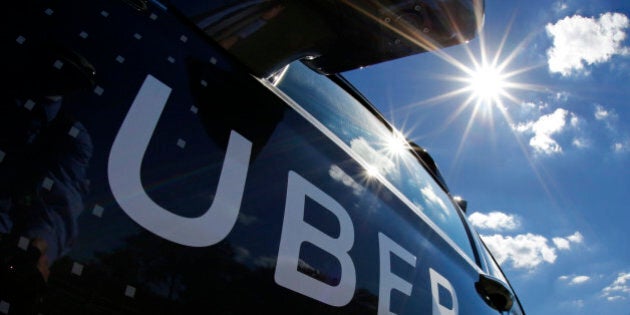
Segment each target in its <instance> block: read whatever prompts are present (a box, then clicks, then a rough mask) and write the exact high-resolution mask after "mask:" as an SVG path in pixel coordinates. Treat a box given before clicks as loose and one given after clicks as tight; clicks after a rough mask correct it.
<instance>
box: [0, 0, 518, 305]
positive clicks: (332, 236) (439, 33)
mask: <svg viewBox="0 0 630 315" xmlns="http://www.w3.org/2000/svg"><path fill="white" fill-rule="evenodd" d="M1 14H2V23H3V29H4V30H5V32H4V33H5V34H4V35H3V37H2V38H3V47H5V49H4V56H5V57H4V58H3V61H2V62H3V69H6V70H5V71H4V75H5V80H4V81H5V82H6V84H4V86H3V92H4V93H3V100H4V101H3V104H2V105H1V106H2V109H1V110H0V267H1V268H2V270H1V271H0V314H184V313H200V312H201V313H212V314H248V313H253V312H265V313H268V312H272V313H279V314H285V313H298V314H374V313H376V314H440V315H447V314H496V313H502V314H515V315H517V314H524V310H523V307H522V305H521V303H520V301H519V300H518V297H517V295H516V293H515V291H514V289H513V288H512V286H511V285H510V283H509V281H508V280H507V278H506V277H505V275H504V274H503V272H502V271H501V268H500V266H499V265H498V264H497V263H496V261H495V260H494V258H493V257H492V254H491V253H490V252H489V251H488V249H487V248H486V247H485V245H484V243H483V241H482V240H481V238H480V237H479V235H478V234H477V232H476V231H475V230H474V228H473V227H472V226H471V225H470V224H469V222H468V221H467V219H466V215H465V211H466V204H467V203H466V200H464V199H462V198H460V197H459V196H457V195H456V194H454V193H452V192H451V191H450V190H449V188H448V186H447V184H446V182H445V180H444V178H443V177H442V176H441V173H440V170H439V168H438V167H437V163H435V161H434V160H433V158H432V157H431V155H430V154H429V152H428V151H427V150H425V149H424V148H423V147H422V146H421V144H417V143H415V142H414V141H412V140H411V139H407V138H406V137H405V136H404V135H402V133H400V132H399V131H397V129H396V127H395V126H394V125H392V124H391V123H390V122H388V121H387V120H386V119H385V118H384V116H383V115H381V113H379V111H378V110H377V109H376V107H375V106H374V105H373V104H371V103H370V101H369V100H368V99H366V98H365V97H364V96H363V95H362V94H361V91H359V90H357V89H356V88H355V87H354V86H353V85H352V84H351V83H350V82H349V81H348V80H347V79H345V77H344V76H343V73H344V72H346V71H350V70H354V69H358V68H361V67H368V66H371V65H374V64H378V63H382V62H387V61H389V60H393V59H397V58H402V57H405V56H410V55H415V54H421V53H424V52H428V51H433V50H438V49H443V48H445V47H449V46H453V45H460V44H465V43H466V42H467V41H469V40H471V39H473V38H474V37H475V36H476V34H477V32H478V31H479V30H480V28H481V26H482V24H483V16H484V4H483V1H482V0H424V1H415V0H387V1H357V0H339V1H334V0H309V1H281V0H255V1H246V0H225V1H217V0H213V1H210V0H208V1H198V0H195V1H192V0H170V1H158V0H152V1H145V0H93V1H79V0H28V1H23V2H20V3H14V4H12V5H11V6H9V7H7V8H5V10H4V11H3V13H1Z"/></svg>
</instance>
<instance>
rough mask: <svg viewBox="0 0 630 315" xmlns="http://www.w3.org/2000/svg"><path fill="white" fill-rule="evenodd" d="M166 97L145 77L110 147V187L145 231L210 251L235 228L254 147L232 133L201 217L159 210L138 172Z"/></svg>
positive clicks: (164, 89) (166, 90) (163, 90)
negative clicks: (207, 247)
mask: <svg viewBox="0 0 630 315" xmlns="http://www.w3.org/2000/svg"><path fill="white" fill-rule="evenodd" d="M170 93H171V88H170V87H169V86H167V85H165V84H164V83H162V82H160V81H159V80H157V79H156V78H155V77H153V76H151V75H147V77H146V79H145V80H144V83H143V84H142V87H141V88H140V90H139V91H138V94H137V95H136V98H135V100H134V101H133V103H132V105H131V108H130V109H129V112H128V113H127V116H126V117H125V119H124V121H123V123H122V126H121V127H120V130H119V131H118V134H117V135H116V139H115V140H114V144H113V145H112V149H111V152H110V155H109V163H108V169H107V173H108V177H109V185H110V187H111V190H112V193H113V195H114V198H115V199H116V201H117V202H118V204H119V205H120V207H121V208H122V209H123V211H125V213H127V215H129V216H130V217H131V218H132V219H133V220H134V221H135V222H136V223H138V224H140V225H141V226H142V227H144V228H145V229H147V230H149V231H150V232H152V233H154V234H156V235H158V236H160V237H163V238H165V239H167V240H169V241H172V242H175V243H179V244H182V245H187V246H194V247H203V246H210V245H213V244H216V243H218V242H220V241H221V240H223V239H224V238H225V237H226V236H227V235H228V234H229V233H230V231H231V230H232V228H233V227H234V224H235V223H236V219H237V217H238V213H239V210H240V207H241V200H242V199H243V191H244V190H245V179H246V177H247V171H248V167H249V160H250V156H251V148H252V143H251V142H250V141H249V140H247V139H246V138H244V137H243V136H241V135H240V134H238V133H237V132H235V131H232V132H231V134H230V139H229V143H228V146H227V150H226V153H225V160H224V162H223V168H222V169H221V175H220V176H219V183H218V186H217V191H216V194H215V196H216V197H215V199H214V201H213V202H212V205H210V208H208V209H207V210H206V212H205V213H204V214H202V215H201V216H199V217H196V218H188V217H183V216H180V215H177V214H174V213H172V212H170V211H168V210H167V209H164V208H162V207H161V206H160V205H158V204H156V203H155V202H154V201H153V200H152V199H151V198H150V197H149V196H148V195H147V193H146V191H145V190H144V187H143V186H142V180H141V177H140V171H141V165H142V160H143V158H144V153H145V152H146V149H147V147H148V145H149V141H150V140H151V137H152V136H153V132H154V131H155V127H156V126H157V123H158V121H159V119H160V116H161V114H162V111H163V109H164V107H165V105H166V101H167V99H168V97H169V95H170Z"/></svg>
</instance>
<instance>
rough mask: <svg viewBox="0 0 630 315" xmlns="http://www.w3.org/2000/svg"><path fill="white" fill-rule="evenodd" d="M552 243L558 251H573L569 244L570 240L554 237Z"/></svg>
mask: <svg viewBox="0 0 630 315" xmlns="http://www.w3.org/2000/svg"><path fill="white" fill-rule="evenodd" d="M552 241H553V243H554V245H556V247H557V248H558V249H571V244H569V240H567V239H566V238H562V237H554V238H553V239H552Z"/></svg>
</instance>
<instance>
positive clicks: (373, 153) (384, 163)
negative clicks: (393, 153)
mask: <svg viewBox="0 0 630 315" xmlns="http://www.w3.org/2000/svg"><path fill="white" fill-rule="evenodd" d="M350 147H351V148H352V150H353V151H354V152H356V153H357V154H358V155H360V156H361V157H362V158H363V159H364V160H365V161H366V162H367V163H368V164H369V166H370V167H371V168H372V171H375V172H377V173H380V174H383V175H384V174H388V173H391V172H393V171H394V170H395V166H396V165H395V164H394V162H392V161H391V159H390V158H388V157H387V156H385V155H384V154H382V153H379V152H378V151H377V150H376V149H374V148H373V147H372V146H371V145H370V144H369V143H368V141H367V140H365V139H364V138H362V137H359V138H356V139H352V141H350Z"/></svg>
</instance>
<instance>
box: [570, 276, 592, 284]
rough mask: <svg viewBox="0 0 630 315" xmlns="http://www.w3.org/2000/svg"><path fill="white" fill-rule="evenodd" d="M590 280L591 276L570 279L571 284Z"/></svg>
mask: <svg viewBox="0 0 630 315" xmlns="http://www.w3.org/2000/svg"><path fill="white" fill-rule="evenodd" d="M588 280H591V277H589V276H575V277H573V278H572V279H571V281H569V284H570V285H576V284H582V283H584V282H586V281H588Z"/></svg>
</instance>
